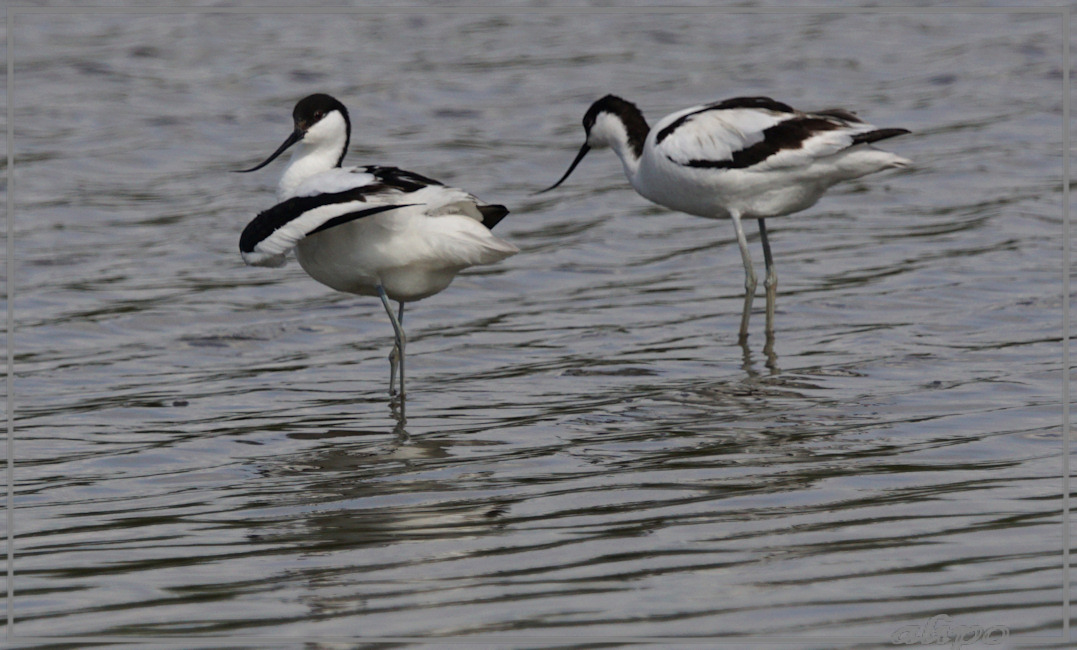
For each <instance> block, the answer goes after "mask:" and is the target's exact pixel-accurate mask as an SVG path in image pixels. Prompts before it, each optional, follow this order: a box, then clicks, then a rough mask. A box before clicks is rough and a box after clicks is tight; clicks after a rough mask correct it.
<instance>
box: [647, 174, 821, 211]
mask: <svg viewBox="0 0 1077 650" xmlns="http://www.w3.org/2000/svg"><path fill="white" fill-rule="evenodd" d="M670 166H672V165H670ZM664 167H666V166H663V168H658V169H656V168H654V167H648V166H641V168H640V171H639V174H638V175H637V177H636V179H634V180H635V182H634V183H633V185H634V186H635V188H636V190H637V191H638V192H639V193H640V194H641V195H642V196H643V197H645V198H647V199H648V200H650V201H653V202H655V203H658V204H659V205H664V206H666V207H668V208H671V209H673V210H678V211H680V212H685V213H687V214H692V215H696V216H699V217H707V218H710V219H727V218H729V215H730V212H733V211H735V212H737V213H738V214H740V215H741V216H742V217H744V218H758V217H778V216H782V215H786V214H790V213H792V212H797V211H799V210H803V209H805V208H808V207H810V206H812V205H813V204H814V203H815V202H816V201H818V200H819V197H821V196H822V195H823V193H824V192H825V191H826V189H827V187H829V185H830V184H829V183H825V182H819V179H816V178H810V177H798V176H797V175H794V174H780V175H779V174H773V173H766V172H753V171H743V170H714V169H690V168H686V167H681V166H677V167H673V168H672V169H666V168H664ZM805 176H806V175H805Z"/></svg>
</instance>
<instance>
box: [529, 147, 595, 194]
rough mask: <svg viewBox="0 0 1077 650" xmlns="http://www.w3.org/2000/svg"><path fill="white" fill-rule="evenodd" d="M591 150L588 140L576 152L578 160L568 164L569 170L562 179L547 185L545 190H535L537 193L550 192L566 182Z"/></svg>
mask: <svg viewBox="0 0 1077 650" xmlns="http://www.w3.org/2000/svg"><path fill="white" fill-rule="evenodd" d="M590 150H591V146H590V145H588V144H587V143H586V142H584V143H583V146H582V147H580V152H579V153H578V154H576V160H573V161H572V164H571V165H569V166H568V171H567V172H565V175H564V176H562V177H561V180H559V181H557V182H556V183H554V184H553V185H551V186H549V187H547V188H546V189H544V190H539V191H538V192H535V194H542V193H543V192H549V191H550V190H552V189H553V188H555V187H557V186H558V185H560V184H561V183H564V182H565V179H566V178H568V175H569V174H571V173H572V170H573V169H576V165H578V164H580V161H581V160H583V157H584V156H586V155H587V152H588V151H590Z"/></svg>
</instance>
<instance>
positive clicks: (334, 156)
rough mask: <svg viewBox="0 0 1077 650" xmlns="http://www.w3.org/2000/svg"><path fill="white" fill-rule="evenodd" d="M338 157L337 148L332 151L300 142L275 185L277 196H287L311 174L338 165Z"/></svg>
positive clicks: (324, 147) (283, 197) (339, 154)
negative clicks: (277, 183)
mask: <svg viewBox="0 0 1077 650" xmlns="http://www.w3.org/2000/svg"><path fill="white" fill-rule="evenodd" d="M340 158H341V153H340V151H339V150H337V151H333V150H332V149H330V148H329V147H326V146H321V147H311V146H307V145H303V144H300V145H299V148H298V149H296V151H295V153H294V154H292V159H291V161H290V162H289V163H288V166H287V167H286V168H285V169H284V173H283V174H282V175H281V177H280V184H279V185H278V186H277V195H278V197H279V198H281V199H285V198H288V197H290V196H291V195H292V192H294V191H295V189H296V188H297V187H298V186H299V184H300V183H302V182H303V181H305V180H307V179H308V178H310V177H311V176H314V175H316V174H321V173H323V172H326V171H329V170H330V169H332V168H334V167H338V166H339V164H338V161H339V160H340Z"/></svg>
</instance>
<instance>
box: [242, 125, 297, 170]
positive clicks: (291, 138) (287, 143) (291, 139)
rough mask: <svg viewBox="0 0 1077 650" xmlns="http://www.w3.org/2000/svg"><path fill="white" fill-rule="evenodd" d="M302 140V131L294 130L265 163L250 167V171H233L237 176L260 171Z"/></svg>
mask: <svg viewBox="0 0 1077 650" xmlns="http://www.w3.org/2000/svg"><path fill="white" fill-rule="evenodd" d="M302 139H303V132H302V131H300V130H299V129H296V130H295V131H292V134H291V135H290V136H288V139H287V140H285V141H284V144H282V145H281V146H280V148H279V149H277V150H276V151H274V152H273V155H272V156H270V157H269V158H266V159H265V162H263V163H262V164H260V165H255V166H254V167H251V168H250V169H237V170H235V171H236V172H237V173H239V174H245V173H247V172H255V171H258V170H259V169H261V168H263V167H265V166H266V165H268V164H269V163H271V162H273V161H274V160H276V159H277V156H279V155H281V154H282V153H284V150H285V149H287V148H288V147H290V146H292V145H293V144H295V143H296V142H299V141H300V140H302Z"/></svg>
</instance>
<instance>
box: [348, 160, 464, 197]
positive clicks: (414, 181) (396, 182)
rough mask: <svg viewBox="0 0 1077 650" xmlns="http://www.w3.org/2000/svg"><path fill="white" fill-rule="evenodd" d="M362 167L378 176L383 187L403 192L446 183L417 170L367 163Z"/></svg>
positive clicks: (416, 190) (375, 176)
mask: <svg viewBox="0 0 1077 650" xmlns="http://www.w3.org/2000/svg"><path fill="white" fill-rule="evenodd" d="M361 169H362V170H363V171H365V172H366V173H368V174H372V175H373V176H374V178H377V179H378V182H379V183H380V184H381V186H382V187H388V188H392V189H395V190H400V191H401V192H418V191H419V190H421V189H423V188H424V187H427V186H429V185H444V183H442V182H441V181H437V180H434V179H433V178H429V177H427V176H423V175H422V174H416V173H415V172H409V171H408V170H406V169H400V168H399V167H389V166H386V165H367V166H365V167H362V168H361Z"/></svg>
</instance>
